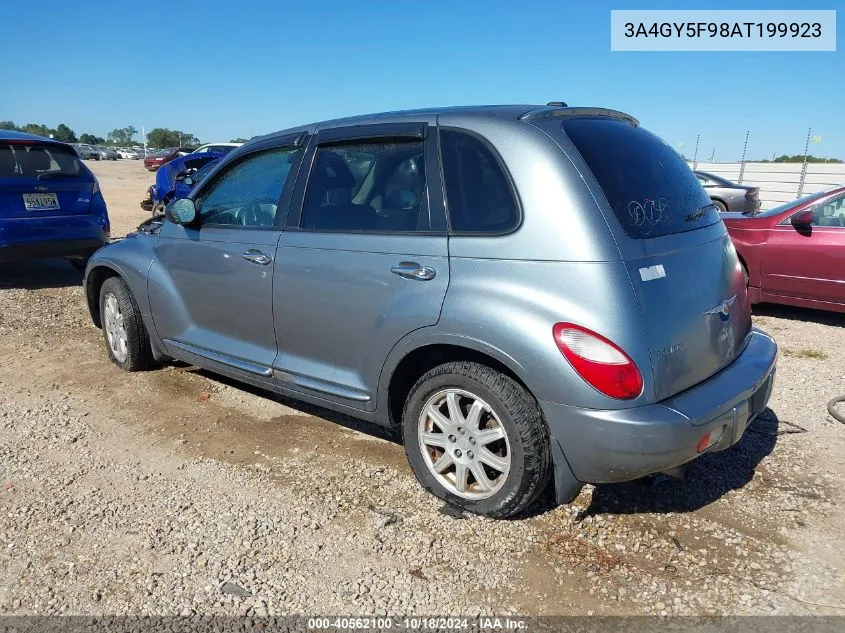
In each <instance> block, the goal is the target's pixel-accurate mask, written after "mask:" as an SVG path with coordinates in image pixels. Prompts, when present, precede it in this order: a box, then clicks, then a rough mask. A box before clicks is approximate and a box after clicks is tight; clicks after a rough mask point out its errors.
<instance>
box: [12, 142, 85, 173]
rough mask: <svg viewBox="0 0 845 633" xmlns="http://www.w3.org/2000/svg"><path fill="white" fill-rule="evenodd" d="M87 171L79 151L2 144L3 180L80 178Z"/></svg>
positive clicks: (23, 144)
mask: <svg viewBox="0 0 845 633" xmlns="http://www.w3.org/2000/svg"><path fill="white" fill-rule="evenodd" d="M84 172H85V168H84V167H83V166H82V162H81V161H80V160H79V156H77V154H76V152H74V151H73V149H72V148H70V147H67V146H65V145H54V144H52V143H43V144H41V143H20V144H18V143H0V178H15V179H17V178H21V179H24V178H27V179H31V178H39V179H47V178H54V177H68V176H78V175H80V174H81V173H84Z"/></svg>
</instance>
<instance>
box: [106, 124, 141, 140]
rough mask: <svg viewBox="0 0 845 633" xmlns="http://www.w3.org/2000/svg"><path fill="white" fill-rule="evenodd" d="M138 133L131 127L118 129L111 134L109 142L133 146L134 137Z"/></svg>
mask: <svg viewBox="0 0 845 633" xmlns="http://www.w3.org/2000/svg"><path fill="white" fill-rule="evenodd" d="M137 133H138V130H136V129H135V128H134V127H133V126H131V125H128V126H126V127H121V128H117V129H114V130H112V131H111V132H109V141H112V142H113V143H115V144H117V145H131V144H132V137H133V136H135V135H136V134H137Z"/></svg>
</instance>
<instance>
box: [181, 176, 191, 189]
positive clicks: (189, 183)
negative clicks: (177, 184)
mask: <svg viewBox="0 0 845 633" xmlns="http://www.w3.org/2000/svg"><path fill="white" fill-rule="evenodd" d="M182 182H184V183H185V184H186V185H188V186H189V187H193V186H194V177H193V176H185V177H184V178H182Z"/></svg>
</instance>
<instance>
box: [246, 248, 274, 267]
mask: <svg viewBox="0 0 845 633" xmlns="http://www.w3.org/2000/svg"><path fill="white" fill-rule="evenodd" d="M241 257H243V258H244V259H245V260H246V261H248V262H252V263H253V264H261V265H262V266H266V265H267V264H269V263H270V262H272V261H273V257H272V256H270V255H268V254H267V253H262V252H261V251H259V250H256V249H254V248H251V249H249V250H248V251H247V252H246V253H243V254H242V255H241Z"/></svg>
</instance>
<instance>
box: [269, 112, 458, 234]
mask: <svg viewBox="0 0 845 633" xmlns="http://www.w3.org/2000/svg"><path fill="white" fill-rule="evenodd" d="M428 128H429V124H428V123H425V122H407V123H373V124H366V125H354V126H347V127H337V128H327V129H324V130H319V131H318V132H317V133H316V134H315V135H314V136H312V137H311V139H310V141H309V144H308V148H307V149H306V150H305V153H304V155H303V157H302V161H301V163H300V169H299V173H298V174H297V178H296V184H295V186H294V187H293V192H292V203H291V207H290V213H289V214H288V220H287V226H286V227H285V231H290V232H299V233H312V234H315V235H387V236H396V237H398V236H402V237H418V236H419V237H446V235H447V231H446V210H445V207H444V200H445V194H444V192H443V182H442V180H441V178H440V174H441V172H440V164H439V148H438V146H437V139H438V135H437V134H428ZM390 139H395V140H398V141H401V140H405V141H412V140H421V141H422V142H423V149H424V153H425V154H424V155H425V169H426V175H425V180H426V190H427V192H428V205H427V206H428V217H429V227H430V228H429V230H427V231H368V230H349V229H340V230H330V229H306V228H302V226H301V224H302V207H303V204H304V203H305V192H306V189H307V187H308V181H309V180H310V178H311V170H312V169H313V167H314V160H315V158H316V156H317V150H318V149H319V148H320V147H325V146H333V145H341V144H342V145H347V144H352V143H354V142H356V141H359V142H362V143H365V142H368V141H371V142H384V141H387V140H390Z"/></svg>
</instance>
